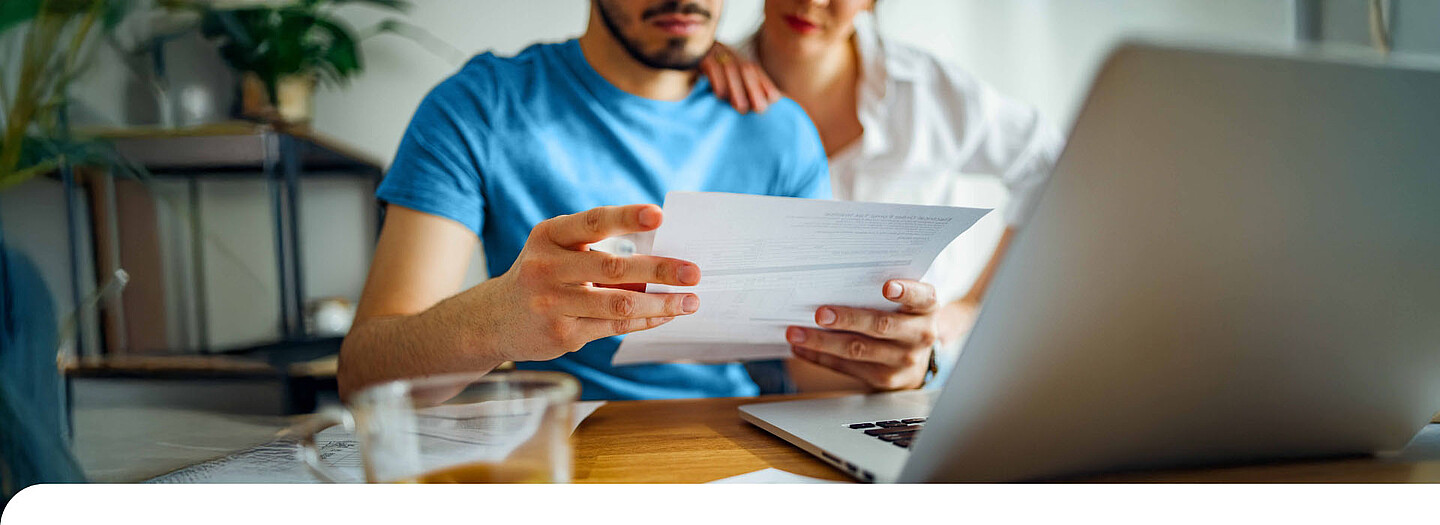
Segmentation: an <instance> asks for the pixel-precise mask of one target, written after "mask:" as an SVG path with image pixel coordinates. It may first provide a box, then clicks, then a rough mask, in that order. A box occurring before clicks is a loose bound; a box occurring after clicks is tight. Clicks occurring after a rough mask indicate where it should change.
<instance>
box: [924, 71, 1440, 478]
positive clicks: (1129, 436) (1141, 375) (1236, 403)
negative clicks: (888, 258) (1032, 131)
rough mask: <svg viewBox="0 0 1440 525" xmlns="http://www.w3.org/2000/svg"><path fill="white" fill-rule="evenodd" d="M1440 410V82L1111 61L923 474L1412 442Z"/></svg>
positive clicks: (984, 328) (996, 290) (927, 448)
mask: <svg viewBox="0 0 1440 525" xmlns="http://www.w3.org/2000/svg"><path fill="white" fill-rule="evenodd" d="M1437 409H1440V73H1437V72H1436V71H1433V70H1427V69H1419V68H1410V67H1396V66H1393V65H1392V66H1382V65H1377V64H1359V63H1340V62H1334V61H1323V60H1312V59H1297V58H1279V57H1266V56H1245V55H1237V54H1229V53H1219V52H1205V51H1187V50H1178V49H1165V48H1157V47H1147V46H1139V45H1130V46H1124V47H1122V48H1121V49H1119V50H1118V51H1117V52H1116V53H1115V54H1114V55H1113V56H1112V57H1111V58H1110V59H1109V61H1108V62H1107V64H1106V65H1105V67H1104V68H1103V70H1102V71H1101V72H1100V74H1099V75H1098V78H1097V80H1096V83H1095V87H1094V88H1093V90H1092V92H1091V94H1090V98H1089V100H1088V102H1087V103H1086V105H1085V108H1084V110H1083V111H1082V113H1081V115H1080V117H1079V119H1078V121H1077V124H1076V126H1075V129H1074V130H1073V132H1072V135H1071V138H1070V142H1069V145H1068V148H1067V149H1066V150H1065V153H1064V154H1063V155H1062V157H1061V159H1060V161H1059V163H1058V166H1057V167H1056V170H1055V174H1054V178H1053V180H1052V182H1051V183H1050V186H1049V187H1048V188H1047V189H1046V190H1045V194H1044V196H1043V197H1042V200H1041V203H1040V205H1039V208H1038V211H1037V213H1036V215H1035V216H1034V217H1033V218H1032V220H1031V222H1030V224H1029V226H1028V227H1027V229H1025V230H1024V231H1023V232H1021V234H1020V235H1019V237H1018V239H1017V242H1016V244H1015V246H1014V249H1013V250H1012V251H1011V252H1010V254H1009V256H1008V257H1007V258H1006V260H1005V262H1004V264H1003V265H1002V268H1001V269H1000V271H999V273H998V275H997V277H996V279H995V282H994V283H993V287H992V288H991V289H990V293H989V296H988V297H987V302H986V304H985V308H984V311H983V313H982V314H981V316H980V318H979V320H978V323H977V325H976V327H975V330H974V332H973V334H972V335H971V336H970V338H969V341H968V343H967V344H966V347H965V351H964V353H963V354H962V356H961V358H960V361H959V364H958V366H957V368H956V370H955V372H954V373H953V374H952V375H951V377H950V379H949V381H948V383H947V384H946V387H945V391H944V394H943V395H942V396H941V399H940V401H939V403H938V405H937V406H936V408H935V410H934V412H933V413H932V415H931V419H930V423H929V427H928V428H927V429H926V430H925V431H924V432H922V433H921V435H920V437H919V439H918V441H917V442H916V444H915V448H914V449H913V451H914V454H913V456H912V458H911V461H909V462H908V463H907V465H906V468H905V470H904V473H903V474H902V477H901V479H902V481H925V480H944V481H959V480H1016V479H1036V478H1051V477H1057V476H1069V475H1076V474H1083V473H1090V472H1096V471H1100V470H1116V469H1130V468H1152V467H1167V466H1183V465H1191V464H1202V463H1213V462H1228V461H1246V460H1254V459H1262V458H1266V459H1268V458H1288V457H1302V456H1316V455H1331V454H1347V453H1357V452H1370V451H1377V450H1387V449H1398V448H1400V447H1402V446H1403V445H1404V444H1405V442H1406V441H1407V440H1408V439H1409V438H1410V437H1411V436H1413V435H1414V433H1415V432H1416V430H1417V429H1419V428H1420V427H1421V426H1423V425H1424V424H1425V423H1426V422H1427V421H1428V420H1429V418H1430V416H1431V415H1432V414H1434V413H1435V411H1436V410H1437Z"/></svg>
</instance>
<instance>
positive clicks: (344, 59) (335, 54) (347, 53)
mask: <svg viewBox="0 0 1440 525" xmlns="http://www.w3.org/2000/svg"><path fill="white" fill-rule="evenodd" d="M315 28H316V29H318V30H320V31H323V32H325V33H327V34H328V37H329V40H330V45H329V46H327V48H326V49H325V55H324V56H323V57H322V58H323V60H322V62H323V63H324V64H326V65H328V66H329V67H331V68H334V72H335V79H334V80H335V81H336V82H337V83H344V82H345V81H346V80H348V79H349V78H350V77H352V76H354V75H355V74H356V73H359V72H360V71H361V70H362V69H363V68H364V66H363V65H362V64H361V62H360V49H359V47H358V46H356V45H355V39H354V37H352V36H350V30H349V29H346V28H345V27H344V26H341V25H340V24H339V23H338V22H337V21H334V20H328V19H324V18H316V19H315Z"/></svg>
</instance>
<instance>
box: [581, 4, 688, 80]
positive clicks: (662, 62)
mask: <svg viewBox="0 0 1440 525" xmlns="http://www.w3.org/2000/svg"><path fill="white" fill-rule="evenodd" d="M596 5H597V7H598V9H597V10H598V11H599V12H600V21H601V22H603V23H604V24H605V28H606V29H608V30H610V34H612V35H615V40H617V41H619V42H620V47H622V48H624V49H625V52H626V53H627V54H629V55H630V58H633V59H635V61H636V62H639V63H641V64H644V65H645V67H649V68H652V69H674V70H679V71H690V70H693V69H695V68H697V67H700V61H701V60H704V59H705V54H706V53H708V52H709V49H708V47H707V48H706V49H705V50H704V51H700V52H690V51H688V50H686V49H685V46H686V44H689V43H690V39H688V38H684V37H676V38H670V39H667V40H666V41H665V45H664V46H662V47H661V48H660V49H659V50H656V51H646V50H645V49H644V43H643V42H641V41H640V39H638V38H635V37H634V36H633V35H630V34H628V33H626V32H625V31H624V27H622V26H621V25H620V24H619V23H617V22H616V18H617V15H618V14H619V10H618V9H614V8H611V7H610V5H609V2H606V1H605V0H597V1H596ZM664 14H694V15H701V16H704V17H705V18H706V19H707V20H708V19H709V18H711V13H710V11H709V10H707V9H705V8H703V7H700V6H699V5H697V4H693V3H682V2H680V1H678V0H676V1H670V2H665V3H663V4H660V5H657V6H655V7H651V8H649V9H646V10H645V11H644V12H643V13H641V15H640V20H641V21H644V20H647V19H649V18H650V17H653V16H658V15H664Z"/></svg>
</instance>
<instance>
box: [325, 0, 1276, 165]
mask: <svg viewBox="0 0 1440 525" xmlns="http://www.w3.org/2000/svg"><path fill="white" fill-rule="evenodd" d="M762 5H763V2H762V0H730V1H728V2H726V6H725V11H724V13H723V14H722V16H721V27H720V37H721V39H722V40H725V41H729V42H733V41H735V40H738V39H740V38H741V37H743V36H744V35H746V34H748V33H749V32H750V31H752V30H753V29H754V28H755V27H756V25H757V24H758V23H759V16H760V12H761V11H760V10H761V7H762ZM588 9H589V0H527V1H524V2H515V1H506V0H424V1H421V2H416V3H415V8H414V9H413V10H412V11H411V13H410V15H409V18H408V19H409V21H410V22H411V23H414V24H416V25H419V26H422V27H425V28H427V29H428V30H429V31H431V32H432V33H434V34H435V35H436V36H438V37H440V38H441V39H443V40H446V41H448V42H450V43H451V44H453V45H454V46H455V47H457V48H459V49H460V50H462V51H463V52H465V53H467V54H470V53H480V52H486V51H493V52H495V53H498V54H501V55H508V54H513V53H515V52H516V51H519V50H520V49H523V48H524V47H525V46H527V45H529V44H531V43H535V42H553V41H559V40H564V39H566V38H570V37H573V36H577V35H579V34H580V33H581V32H583V31H584V29H585V24H586V21H587V19H588ZM1292 10H1293V3H1292V0H1084V1H1080V0H1004V1H995V0H884V1H882V2H880V6H879V13H878V17H879V22H880V28H881V31H882V32H883V33H884V34H886V35H888V36H890V37H893V38H895V39H898V40H901V41H905V42H908V43H911V44H913V45H916V46H919V47H921V48H924V49H926V50H929V51H931V52H933V53H935V54H937V55H939V56H941V57H944V58H947V59H950V60H952V61H955V62H956V63H959V64H961V65H963V66H965V67H967V68H969V69H970V70H971V71H972V72H974V73H976V74H978V75H979V76H980V77H981V78H984V79H987V80H989V81H990V82H992V83H994V84H995V85H997V86H999V87H1000V88H1002V89H1003V90H1005V91H1006V92H1008V93H1011V94H1013V95H1014V96H1017V97H1019V98H1021V99H1023V100H1026V101H1029V102H1031V103H1033V104H1035V105H1036V106H1038V107H1039V108H1040V109H1041V110H1042V111H1044V112H1045V113H1046V114H1048V115H1051V117H1052V118H1054V119H1055V120H1057V121H1059V122H1062V123H1068V122H1069V120H1070V119H1071V117H1072V116H1073V113H1074V110H1075V107H1076V106H1077V105H1078V103H1079V101H1080V98H1081V97H1082V96H1083V95H1084V91H1085V89H1086V87H1087V86H1088V83H1089V80H1090V75H1091V71H1092V70H1093V69H1094V68H1095V67H1096V66H1097V65H1098V63H1099V61H1100V60H1101V59H1102V58H1103V57H1104V54H1105V52H1106V51H1107V50H1108V49H1109V48H1110V47H1111V46H1112V45H1113V44H1114V43H1115V42H1117V41H1118V40H1119V39H1121V38H1123V37H1125V36H1127V35H1134V34H1156V35H1161V36H1166V37H1171V38H1184V39H1187V40H1202V41H1219V42H1260V43H1269V44H1284V43H1288V42H1289V41H1290V39H1291V35H1292V34H1293V33H1294V30H1293V28H1292V26H1291V23H1292V22H1291V13H1292ZM344 13H345V15H346V18H347V19H348V20H350V21H351V22H352V23H353V24H355V25H356V26H357V27H367V26H369V25H370V24H373V23H374V22H375V21H377V20H379V19H380V18H383V15H384V14H383V13H380V12H377V11H375V10H372V9H368V8H352V9H348V10H347V11H345V12H344ZM363 50H364V52H365V58H366V61H367V67H368V70H367V72H366V73H365V74H364V75H363V76H362V77H360V78H358V79H356V81H355V82H354V83H352V84H351V85H350V86H348V87H345V88H341V89H330V90H326V91H325V92H324V93H322V94H321V95H320V97H319V99H318V100H317V101H316V105H317V115H318V117H317V119H316V121H315V126H316V128H317V129H319V130H320V131H322V132H324V133H327V134H330V135H334V136H336V137H338V138H340V139H342V140H343V141H345V142H347V143H350V144H353V145H355V146H357V147H359V148H361V149H363V150H364V151H366V152H368V153H370V154H371V155H373V156H375V157H376V158H382V159H387V161H388V159H390V158H391V157H392V156H393V155H394V152H395V147H396V145H398V144H399V142H400V135H401V133H402V132H403V131H404V127H405V124H406V123H407V122H409V118H410V114H411V113H412V112H413V111H414V109H415V106H416V104H418V103H419V101H420V99H421V97H423V96H424V95H425V93H426V92H427V91H429V89H430V88H431V87H432V86H434V85H435V84H436V83H438V82H439V81H440V80H442V79H444V78H445V77H446V76H448V75H449V74H451V73H453V72H454V71H455V69H456V68H458V66H459V65H460V64H457V63H450V62H448V61H447V60H446V59H444V58H440V57H437V56H434V55H432V54H430V53H428V52H426V51H423V50H422V48H420V47H418V46H417V45H416V44H414V43H412V42H410V41H408V40H405V39H403V38H400V37H396V36H390V35H385V36H380V37H376V38H373V39H370V40H368V41H366V42H365V43H364V44H363Z"/></svg>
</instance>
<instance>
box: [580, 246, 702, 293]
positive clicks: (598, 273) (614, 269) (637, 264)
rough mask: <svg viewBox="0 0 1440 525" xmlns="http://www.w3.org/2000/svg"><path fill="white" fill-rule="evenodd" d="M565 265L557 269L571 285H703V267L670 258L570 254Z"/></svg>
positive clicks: (597, 253) (585, 253)
mask: <svg viewBox="0 0 1440 525" xmlns="http://www.w3.org/2000/svg"><path fill="white" fill-rule="evenodd" d="M563 261H564V262H563V263H561V264H560V266H559V268H557V269H556V273H557V275H556V277H558V278H559V279H560V280H562V281H564V282H566V283H571V284H575V283H597V284H633V283H655V284H668V285H671V286H694V285H696V284H700V267H699V266H695V264H694V263H691V262H686V261H682V260H680V259H671V258H669V257H656V256H653V255H630V256H620V255H611V254H608V253H604V252H594V251H590V252H573V253H566V254H564V258H563Z"/></svg>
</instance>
